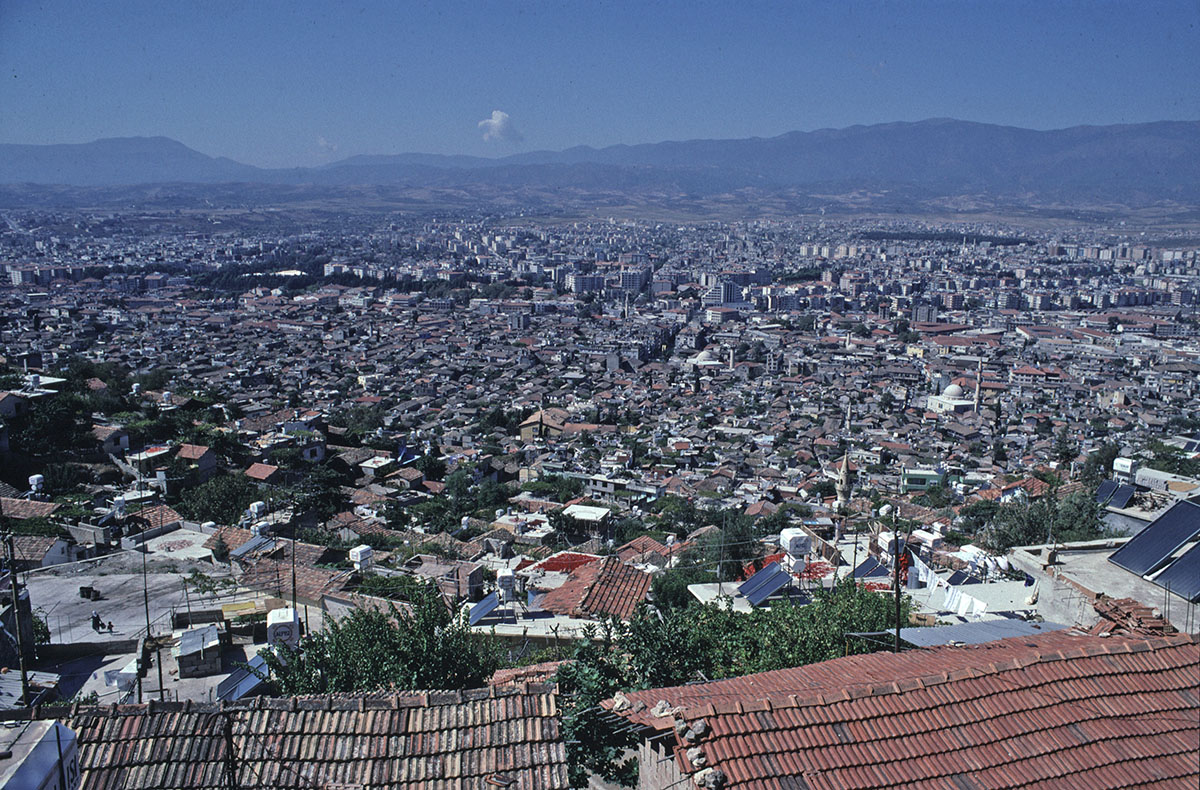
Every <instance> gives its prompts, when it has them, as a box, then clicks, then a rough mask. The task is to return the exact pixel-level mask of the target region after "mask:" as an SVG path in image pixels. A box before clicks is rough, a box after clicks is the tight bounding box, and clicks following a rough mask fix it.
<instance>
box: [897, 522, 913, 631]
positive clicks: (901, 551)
mask: <svg viewBox="0 0 1200 790" xmlns="http://www.w3.org/2000/svg"><path fill="white" fill-rule="evenodd" d="M898 509H899V507H897V510H898ZM912 531H913V527H912V523H911V522H910V523H909V527H908V536H907V537H905V539H904V543H903V544H901V543H900V529H899V527H897V526H896V511H895V510H893V511H892V537H893V538H894V539H895V541H896V551H895V555H894V557H893V561H894V562H895V563H896V646H895V652H897V653H899V652H900V558H901V557H902V556H904V553H905V552H906V551H908V540H909V538H911V537H912Z"/></svg>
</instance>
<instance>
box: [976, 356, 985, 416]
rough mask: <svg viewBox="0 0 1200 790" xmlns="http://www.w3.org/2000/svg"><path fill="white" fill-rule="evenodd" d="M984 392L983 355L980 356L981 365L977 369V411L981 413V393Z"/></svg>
mask: <svg viewBox="0 0 1200 790" xmlns="http://www.w3.org/2000/svg"><path fill="white" fill-rule="evenodd" d="M982 392H983V357H980V358H979V367H978V368H977V369H976V370H975V413H976V414H978V413H979V400H980V394H981V393H982Z"/></svg>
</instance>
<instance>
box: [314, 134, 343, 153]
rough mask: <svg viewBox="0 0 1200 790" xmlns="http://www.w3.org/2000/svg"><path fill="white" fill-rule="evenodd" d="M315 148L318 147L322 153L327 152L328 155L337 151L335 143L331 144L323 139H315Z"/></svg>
mask: <svg viewBox="0 0 1200 790" xmlns="http://www.w3.org/2000/svg"><path fill="white" fill-rule="evenodd" d="M317 146H318V147H319V148H320V149H321V150H322V151H325V152H327V153H330V154H332V153H335V152H336V151H337V149H338V147H337V143H331V142H329V141H328V140H326V139H325V138H324V137H318V138H317Z"/></svg>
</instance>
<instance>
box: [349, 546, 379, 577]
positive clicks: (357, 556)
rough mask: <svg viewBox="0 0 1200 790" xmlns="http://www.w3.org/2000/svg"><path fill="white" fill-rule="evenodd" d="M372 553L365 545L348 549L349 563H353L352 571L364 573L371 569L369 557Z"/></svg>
mask: <svg viewBox="0 0 1200 790" xmlns="http://www.w3.org/2000/svg"><path fill="white" fill-rule="evenodd" d="M374 553H375V552H374V551H373V550H372V549H371V547H370V546H368V545H366V544H365V543H364V544H363V545H361V546H355V547H354V548H352V549H350V561H351V562H353V563H354V569H355V570H358V571H365V570H367V569H368V568H370V567H371V557H372V556H373V555H374Z"/></svg>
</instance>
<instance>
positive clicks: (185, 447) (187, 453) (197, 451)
mask: <svg viewBox="0 0 1200 790" xmlns="http://www.w3.org/2000/svg"><path fill="white" fill-rule="evenodd" d="M207 452H208V448H207V447H205V446H204V445H202V444H181V445H179V452H178V453H177V454H176V455H175V457H176V458H182V459H184V460H185V461H199V460H200V459H201V458H202V457H203V456H204V454H205V453H207Z"/></svg>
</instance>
